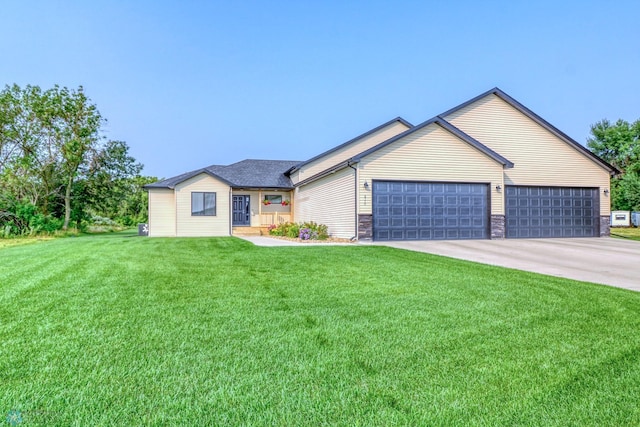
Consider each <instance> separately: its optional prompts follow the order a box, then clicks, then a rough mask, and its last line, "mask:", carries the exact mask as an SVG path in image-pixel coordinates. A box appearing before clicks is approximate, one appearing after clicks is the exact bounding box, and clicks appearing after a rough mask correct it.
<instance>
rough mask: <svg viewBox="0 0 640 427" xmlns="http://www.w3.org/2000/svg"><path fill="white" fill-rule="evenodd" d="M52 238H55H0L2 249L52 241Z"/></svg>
mask: <svg viewBox="0 0 640 427" xmlns="http://www.w3.org/2000/svg"><path fill="white" fill-rule="evenodd" d="M52 238H53V237H49V236H38V237H13V238H0V249H3V248H8V247H11V246H20V245H29V244H31V243H37V242H43V241H46V240H51V239H52Z"/></svg>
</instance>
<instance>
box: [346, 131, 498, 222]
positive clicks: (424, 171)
mask: <svg viewBox="0 0 640 427" xmlns="http://www.w3.org/2000/svg"><path fill="white" fill-rule="evenodd" d="M358 167H359V187H358V188H359V189H360V191H359V193H360V194H359V204H360V206H359V213H361V214H370V213H371V191H370V190H365V188H364V183H365V181H366V182H367V183H368V185H369V188H372V187H371V183H372V180H374V179H375V180H388V181H392V180H398V181H438V182H460V183H486V184H490V187H491V213H492V214H503V213H504V203H503V193H502V192H498V190H496V186H498V185H500V186H501V187H502V188H504V183H503V181H502V177H503V175H502V171H503V166H502V164H500V163H498V162H496V161H495V160H493V159H491V158H490V157H488V156H487V155H486V154H484V153H482V152H480V151H479V150H477V149H476V148H474V147H472V146H470V145H469V144H467V143H466V142H464V141H462V140H460V139H459V138H458V137H456V136H454V135H452V134H451V133H450V132H448V131H446V130H444V129H442V128H441V127H440V126H438V125H436V124H432V125H429V126H427V127H425V128H423V129H420V130H418V131H416V132H413V133H411V134H409V135H407V136H405V137H404V138H402V139H400V140H398V141H396V142H394V143H393V144H390V145H388V146H386V147H384V148H382V149H380V150H378V151H376V152H374V153H371V154H370V155H368V156H367V157H365V158H364V159H362V160H361V162H360V164H359V165H358Z"/></svg>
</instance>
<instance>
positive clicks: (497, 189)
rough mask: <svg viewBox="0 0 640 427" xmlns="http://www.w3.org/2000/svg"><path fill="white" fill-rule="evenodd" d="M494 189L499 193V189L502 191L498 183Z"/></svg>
mask: <svg viewBox="0 0 640 427" xmlns="http://www.w3.org/2000/svg"><path fill="white" fill-rule="evenodd" d="M496 191H497V192H498V193H499V192H500V191H502V185H500V184H498V185H496Z"/></svg>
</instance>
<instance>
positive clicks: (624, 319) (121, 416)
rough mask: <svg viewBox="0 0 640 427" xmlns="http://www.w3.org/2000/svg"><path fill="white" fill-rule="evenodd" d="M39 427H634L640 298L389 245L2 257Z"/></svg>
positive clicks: (227, 246)
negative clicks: (527, 426) (584, 426)
mask: <svg viewBox="0 0 640 427" xmlns="http://www.w3.org/2000/svg"><path fill="white" fill-rule="evenodd" d="M0 340H1V342H2V345H1V346H0V412H1V413H0V416H2V417H3V418H2V419H4V418H6V419H7V420H10V419H12V420H16V419H18V418H19V420H20V422H21V423H24V424H25V425H47V426H51V425H60V426H62V425H64V426H67V425H77V426H85V425H193V426H196V425H197V426H204V425H252V426H253V425H269V426H271V425H348V426H354V425H355V426H357V425H362V426H375V425H381V426H382V425H384V426H387V425H536V426H538V425H545V426H546V425H562V426H564V425H580V426H583V425H616V426H619V425H638V424H640V407H639V405H638V398H639V396H640V294H639V293H634V292H631V291H625V290H622V289H616V288H609V287H605V286H598V285H592V284H586V283H580V282H575V281H570V280H563V279H559V278H551V277H546V276H541V275H537V274H533V273H525V272H519V271H515V270H507V269H502V268H497V267H490V266H485V265H480V264H474V263H470V262H464V261H459V260H453V259H448V258H443V257H437V256H432V255H427V254H422V253H413V252H408V251H401V250H397V249H392V248H387V247H375V246H360V245H349V246H316V245H313V246H310V247H279V248H260V247H254V246H252V245H251V244H249V243H247V242H244V241H241V240H238V239H234V238H192V239H180V238H175V239H160V238H155V239H152V238H141V237H135V236H134V235H132V234H111V235H108V236H88V237H78V238H68V239H58V240H54V241H50V242H44V243H40V244H37V245H24V246H17V247H10V248H4V249H2V250H0Z"/></svg>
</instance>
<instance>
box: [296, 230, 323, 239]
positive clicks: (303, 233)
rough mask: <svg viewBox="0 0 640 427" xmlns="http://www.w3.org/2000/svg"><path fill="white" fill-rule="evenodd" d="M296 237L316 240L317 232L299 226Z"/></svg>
mask: <svg viewBox="0 0 640 427" xmlns="http://www.w3.org/2000/svg"><path fill="white" fill-rule="evenodd" d="M298 237H299V238H300V240H316V239H317V238H318V232H317V231H313V230H311V229H310V228H301V229H300V234H299V235H298Z"/></svg>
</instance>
